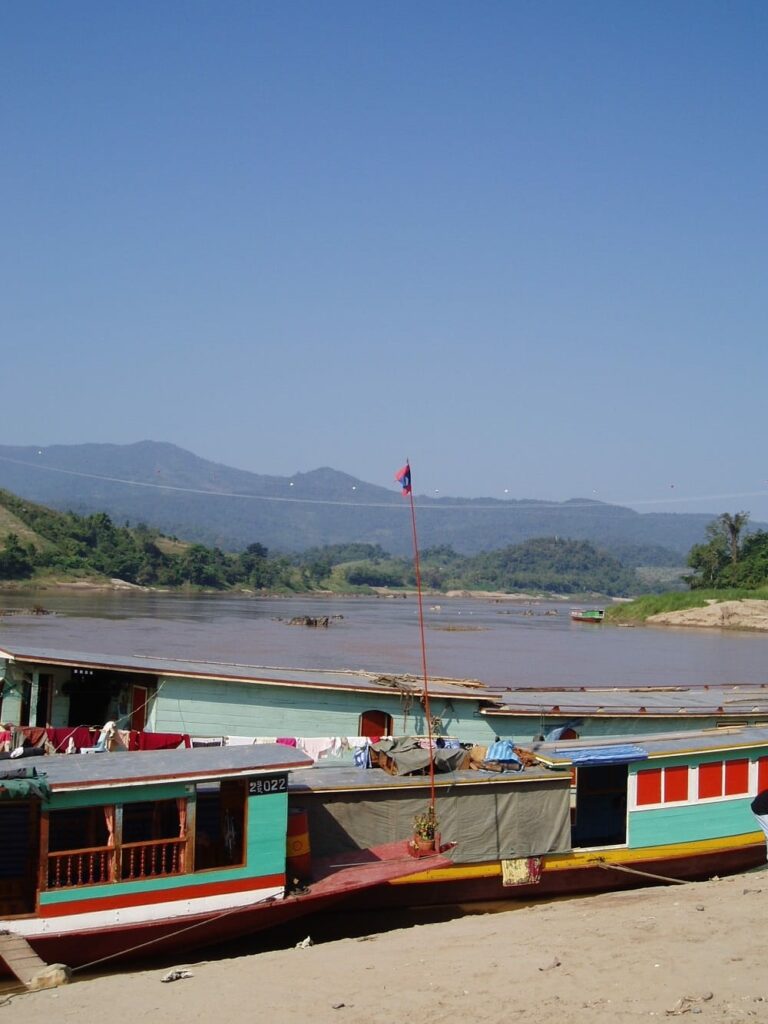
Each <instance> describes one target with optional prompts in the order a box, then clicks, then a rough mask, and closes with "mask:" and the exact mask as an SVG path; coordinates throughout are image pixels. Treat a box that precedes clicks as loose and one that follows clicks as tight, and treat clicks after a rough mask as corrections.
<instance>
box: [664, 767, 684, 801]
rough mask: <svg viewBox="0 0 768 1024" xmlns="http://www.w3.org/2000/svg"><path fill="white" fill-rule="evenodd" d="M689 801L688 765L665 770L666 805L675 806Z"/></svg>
mask: <svg viewBox="0 0 768 1024" xmlns="http://www.w3.org/2000/svg"><path fill="white" fill-rule="evenodd" d="M687 799H688V765H687V764H681V765H679V766H678V767H676V768H665V769H664V803H665V804H674V803H679V802H680V801H681V800H687Z"/></svg>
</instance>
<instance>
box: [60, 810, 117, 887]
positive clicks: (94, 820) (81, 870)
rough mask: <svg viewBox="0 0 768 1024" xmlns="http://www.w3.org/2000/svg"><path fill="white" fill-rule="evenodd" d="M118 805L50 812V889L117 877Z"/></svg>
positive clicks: (88, 883)
mask: <svg viewBox="0 0 768 1024" xmlns="http://www.w3.org/2000/svg"><path fill="white" fill-rule="evenodd" d="M114 821H115V809H114V807H77V808H72V809H70V810H66V811H51V812H50V814H49V815H48V888H49V889H62V888H67V887H69V886H73V885H98V884H99V883H101V882H109V881H111V880H112V879H113V878H114V863H115V860H114V858H115V850H114V839H115V836H114Z"/></svg>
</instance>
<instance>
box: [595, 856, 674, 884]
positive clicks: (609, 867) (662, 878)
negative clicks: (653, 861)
mask: <svg viewBox="0 0 768 1024" xmlns="http://www.w3.org/2000/svg"><path fill="white" fill-rule="evenodd" d="M592 863H593V864H595V865H596V866H597V867H599V868H605V870H606V871H626V872H627V874H629V875H643V877H644V878H655V879H656V880H657V881H659V882H671V883H672V884H673V885H685V883H686V879H685V878H668V877H667V876H666V875H655V874H653V873H652V872H651V871H641V870H640V869H639V868H629V867H627V866H626V865H625V864H606V862H605V861H604V860H596V861H593V862H592Z"/></svg>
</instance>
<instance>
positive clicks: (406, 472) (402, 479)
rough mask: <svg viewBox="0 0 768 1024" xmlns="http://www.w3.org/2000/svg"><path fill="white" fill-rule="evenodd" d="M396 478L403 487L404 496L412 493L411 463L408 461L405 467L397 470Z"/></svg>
mask: <svg viewBox="0 0 768 1024" xmlns="http://www.w3.org/2000/svg"><path fill="white" fill-rule="evenodd" d="M395 480H397V482H398V483H399V484H400V485H401V486H402V488H403V497H405V495H406V494H410V493H411V466H410V463H408V462H406V464H405V465H404V466H403V468H402V469H399V470H398V471H397V473H395Z"/></svg>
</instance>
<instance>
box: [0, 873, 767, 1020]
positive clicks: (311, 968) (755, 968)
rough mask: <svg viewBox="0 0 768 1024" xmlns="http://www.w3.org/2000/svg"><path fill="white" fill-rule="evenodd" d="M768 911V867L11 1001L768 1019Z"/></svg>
mask: <svg viewBox="0 0 768 1024" xmlns="http://www.w3.org/2000/svg"><path fill="white" fill-rule="evenodd" d="M766 920H768V870H763V871H756V872H751V873H748V874H744V875H738V876H734V877H731V878H725V879H719V880H712V881H708V882H703V883H689V884H686V885H672V886H665V887H660V888H651V889H642V890H636V891H634V892H628V893H613V894H607V895H602V896H595V897H590V898H586V899H581V900H571V901H567V902H560V903H556V904H544V905H537V906H533V907H530V908H528V909H523V910H517V911H510V912H506V913H501V914H493V915H484V916H472V917H464V918H462V919H458V920H454V921H450V922H448V923H447V924H430V925H424V926H419V927H414V928H409V929H404V930H399V931H394V932H389V933H386V934H382V935H373V936H372V937H370V938H366V939H344V940H342V941H339V942H332V943H328V944H325V945H317V946H311V947H309V948H306V949H288V950H282V951H278V952H267V953H261V954H257V955H254V956H249V957H240V958H237V959H230V960H222V961H217V962H211V961H209V962H199V963H189V964H185V965H184V966H188V967H189V970H190V971H191V977H188V978H184V979H182V980H178V981H175V982H172V983H165V984H164V983H163V982H162V980H161V979H162V977H163V976H164V974H165V973H166V971H167V968H166V969H164V970H159V971H142V972H136V973H126V974H122V975H118V976H111V977H104V978H99V979H96V980H89V981H82V982H75V983H73V984H71V985H68V986H65V987H63V988H59V989H57V990H55V991H47V992H39V993H35V994H24V995H20V996H17V997H14V998H13V999H12V1000H11V1002H10V1003H5V1004H4V1007H5V1012H6V1013H7V1014H8V1015H9V1016H10V1015H11V1014H14V1015H16V1016H18V1017H20V1018H21V1019H23V1020H24V1022H25V1024H48V1022H49V1021H50V1020H52V1019H55V1020H56V1021H58V1022H59V1024H69V1022H71V1024H81V1022H82V1021H83V1020H93V1019H95V1018H96V1017H99V1016H104V1017H106V1018H107V1019H108V1020H109V1021H110V1024H134V1022H135V1021H136V1020H145V1019H152V1020H165V1021H178V1022H182V1021H184V1022H188V1021H210V1020H221V1021H226V1022H227V1024H246V1022H248V1024H250V1022H251V1021H253V1020H267V1021H273V1022H276V1024H306V1022H307V1021H311V1022H313V1024H330V1022H333V1024H339V1022H342V1021H348V1022H351V1021H355V1022H357V1021H365V1022H366V1024H393V1022H394V1024H401V1022H406V1021H418V1022H421V1024H445V1021H447V1020H450V1019H456V1020H466V1021H472V1022H473V1024H476V1022H478V1021H482V1022H483V1024H508V1022H509V1021H510V1020H513V1019H518V1020H531V1021H536V1022H539V1024H548V1022H554V1021H557V1022H558V1024H576V1022H579V1024H580V1022H583V1021H589V1022H596V1024H602V1022H605V1024H609V1022H610V1024H617V1022H618V1024H622V1022H626V1024H629V1022H636V1021H640V1020H646V1021H647V1020H648V1019H649V1018H660V1019H665V1018H666V1017H668V1016H678V1015H682V1014H683V1013H689V1012H690V1013H695V1014H700V1016H701V1020H702V1021H718V1022H729V1024H730V1022H740V1021H768V974H766V970H765V963H766V959H768V925H766ZM371 929H372V931H374V930H375V919H372V920H371ZM307 932H308V933H309V934H310V935H311V932H312V927H311V923H308V924H307ZM179 966H182V965H179Z"/></svg>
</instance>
